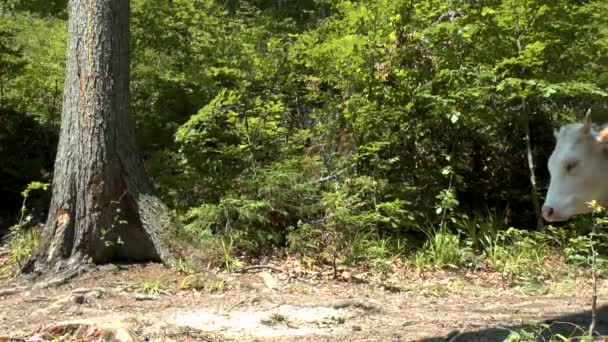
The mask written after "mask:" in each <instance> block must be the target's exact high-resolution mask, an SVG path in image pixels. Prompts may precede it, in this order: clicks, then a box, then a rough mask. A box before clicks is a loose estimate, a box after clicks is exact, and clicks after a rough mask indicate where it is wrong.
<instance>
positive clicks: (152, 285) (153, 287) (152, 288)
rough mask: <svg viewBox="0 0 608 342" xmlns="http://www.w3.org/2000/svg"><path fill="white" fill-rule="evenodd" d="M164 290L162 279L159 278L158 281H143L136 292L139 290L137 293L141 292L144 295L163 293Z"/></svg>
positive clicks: (164, 285)
mask: <svg viewBox="0 0 608 342" xmlns="http://www.w3.org/2000/svg"><path fill="white" fill-rule="evenodd" d="M165 288H166V284H165V282H164V281H163V280H162V277H161V278H158V279H150V280H144V281H143V282H142V283H141V284H140V285H139V289H138V290H139V292H142V293H145V294H159V293H163V292H164V291H165Z"/></svg>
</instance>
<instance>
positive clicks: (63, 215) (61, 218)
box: [55, 209, 70, 227]
mask: <svg viewBox="0 0 608 342" xmlns="http://www.w3.org/2000/svg"><path fill="white" fill-rule="evenodd" d="M55 221H56V222H57V225H58V226H60V227H65V226H67V225H68V224H69V223H70V212H69V211H68V210H67V209H59V210H57V219H56V220H55Z"/></svg>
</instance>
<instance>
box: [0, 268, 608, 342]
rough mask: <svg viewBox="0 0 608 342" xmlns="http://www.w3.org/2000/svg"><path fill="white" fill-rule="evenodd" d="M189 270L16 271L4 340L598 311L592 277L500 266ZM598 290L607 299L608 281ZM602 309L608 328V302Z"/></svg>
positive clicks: (445, 332) (477, 324)
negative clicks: (19, 274) (501, 271)
mask: <svg viewBox="0 0 608 342" xmlns="http://www.w3.org/2000/svg"><path fill="white" fill-rule="evenodd" d="M185 277H186V276H185V275H180V274H177V273H176V272H175V271H169V270H167V269H165V268H163V267H162V266H160V265H157V264H146V265H122V266H117V265H107V266H99V267H96V268H94V269H92V270H90V271H88V272H87V273H85V274H83V275H81V276H79V277H77V278H75V279H73V280H72V281H71V282H69V283H67V284H65V285H62V286H60V287H55V288H49V289H39V290H28V291H24V292H19V293H14V292H15V291H13V290H15V289H19V288H23V287H24V286H26V285H27V284H24V283H23V280H21V279H13V280H12V282H5V283H4V284H0V341H28V340H29V341H47V340H51V335H52V336H55V337H56V336H60V335H68V334H69V333H72V334H79V336H81V337H80V339H76V340H79V341H94V340H95V341H97V340H101V339H95V336H101V335H103V334H104V333H106V334H108V335H110V334H111V335H113V336H114V337H115V339H114V340H117V341H298V342H304V341H344V340H348V341H349V342H350V341H502V340H503V339H504V338H505V337H506V336H507V335H508V334H509V329H511V330H514V329H519V328H521V327H522V325H524V324H527V323H528V322H529V321H534V322H540V321H546V322H549V323H553V324H552V325H551V326H550V329H551V330H552V331H553V332H561V333H564V334H570V333H572V329H573V327H574V326H575V325H582V326H585V327H586V326H587V325H588V322H589V319H590V314H589V312H588V310H589V307H590V298H591V292H590V291H591V286H590V283H589V280H587V279H570V280H563V281H560V282H544V283H539V284H535V285H524V286H509V287H506V286H504V284H503V283H502V282H501V281H500V279H496V277H494V278H492V277H488V276H486V277H485V278H482V277H480V276H478V275H476V274H454V273H443V272H439V273H433V274H432V275H428V274H427V275H421V274H403V275H401V276H400V277H399V280H398V281H393V282H392V285H391V286H380V285H378V284H372V283H370V282H365V281H357V279H359V278H357V276H356V275H345V274H342V276H341V279H339V280H335V279H332V278H331V277H324V276H323V275H322V274H321V275H318V276H317V277H313V278H306V277H294V276H293V275H290V274H288V273H286V272H276V271H275V270H272V269H256V270H249V271H248V272H246V273H233V274H228V273H217V274H213V273H205V274H203V275H199V276H191V277H190V278H188V279H186V282H188V283H189V284H190V285H191V286H190V287H198V288H199V289H198V290H194V289H192V288H190V289H182V288H180V286H181V285H182V284H183V283H184V279H185ZM194 285H198V286H194ZM146 290H147V291H146ZM599 290H600V296H599V298H600V299H599V303H598V304H599V305H600V306H601V305H602V304H603V302H602V299H603V298H607V297H606V294H608V293H607V292H608V289H607V287H606V286H605V284H604V283H601V284H600V285H599ZM600 311H601V312H600V317H599V322H598V327H599V329H600V330H601V331H602V333H603V334H606V331H605V330H607V329H608V327H607V325H608V313H606V311H608V309H604V308H602V310H600ZM558 322H565V323H558ZM567 330H569V331H567ZM576 333H577V334H581V332H580V331H578V332H576ZM82 336H87V337H82ZM56 340H57V339H56ZM108 340H109V339H108Z"/></svg>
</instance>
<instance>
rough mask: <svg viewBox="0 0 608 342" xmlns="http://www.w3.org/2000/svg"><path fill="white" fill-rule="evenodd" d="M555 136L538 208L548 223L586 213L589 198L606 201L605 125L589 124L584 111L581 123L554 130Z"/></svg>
mask: <svg viewBox="0 0 608 342" xmlns="http://www.w3.org/2000/svg"><path fill="white" fill-rule="evenodd" d="M555 138H556V139H557V143H556V146H555V150H553V153H552V154H551V157H550V158H549V163H548V166H549V173H550V174H551V182H550V184H549V190H548V191H547V198H546V199H545V203H544V205H543V208H542V215H543V218H544V219H545V220H547V221H549V222H558V221H566V220H568V219H569V218H571V217H572V216H574V215H579V214H586V213H590V212H591V211H592V209H590V208H589V205H588V202H590V201H591V200H596V201H598V203H600V204H602V205H605V204H606V202H607V201H608V127H604V128H601V129H598V128H597V127H595V126H594V125H592V124H591V118H590V113H589V112H587V114H586V115H585V119H584V120H583V122H582V123H574V124H569V125H565V126H563V127H561V128H560V130H559V131H555Z"/></svg>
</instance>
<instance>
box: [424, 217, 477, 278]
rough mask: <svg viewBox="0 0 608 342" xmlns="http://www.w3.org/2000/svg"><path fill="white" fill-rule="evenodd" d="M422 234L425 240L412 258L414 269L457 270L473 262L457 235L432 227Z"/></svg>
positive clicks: (471, 252)
mask: <svg viewBox="0 0 608 342" xmlns="http://www.w3.org/2000/svg"><path fill="white" fill-rule="evenodd" d="M423 232H424V234H425V235H426V237H427V239H426V241H425V242H424V244H423V246H422V248H420V249H419V250H418V251H417V252H416V253H415V254H414V255H413V257H412V263H413V265H414V266H415V267H416V268H421V269H425V268H439V269H441V268H446V267H447V268H452V269H458V268H461V267H463V266H466V265H469V264H471V263H472V262H473V259H474V255H473V251H472V250H471V248H470V247H468V246H466V245H465V244H464V243H463V242H462V241H461V239H460V237H459V235H457V234H454V233H451V232H449V231H448V230H447V228H435V227H433V226H431V227H428V228H426V229H424V230H423Z"/></svg>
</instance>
